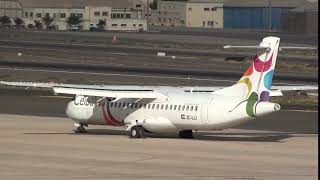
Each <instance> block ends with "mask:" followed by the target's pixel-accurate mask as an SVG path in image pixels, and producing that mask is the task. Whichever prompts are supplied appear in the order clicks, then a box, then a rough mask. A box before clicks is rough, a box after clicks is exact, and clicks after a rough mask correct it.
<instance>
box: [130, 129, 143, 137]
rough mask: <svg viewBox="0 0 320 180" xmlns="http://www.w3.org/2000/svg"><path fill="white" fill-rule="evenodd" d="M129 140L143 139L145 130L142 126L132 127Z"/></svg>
mask: <svg viewBox="0 0 320 180" xmlns="http://www.w3.org/2000/svg"><path fill="white" fill-rule="evenodd" d="M130 137H131V138H145V130H144V128H143V127H142V126H133V127H132V128H131V131H130Z"/></svg>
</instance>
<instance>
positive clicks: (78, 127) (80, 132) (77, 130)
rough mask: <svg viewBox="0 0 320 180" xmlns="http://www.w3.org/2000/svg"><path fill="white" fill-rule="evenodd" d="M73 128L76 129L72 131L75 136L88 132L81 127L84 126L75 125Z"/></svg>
mask: <svg viewBox="0 0 320 180" xmlns="http://www.w3.org/2000/svg"><path fill="white" fill-rule="evenodd" d="M74 126H75V127H77V128H76V129H75V130H74V132H75V133H76V134H82V133H87V132H88V131H87V130H86V129H85V128H84V127H83V126H85V125H84V124H81V123H80V124H78V123H75V124H74Z"/></svg>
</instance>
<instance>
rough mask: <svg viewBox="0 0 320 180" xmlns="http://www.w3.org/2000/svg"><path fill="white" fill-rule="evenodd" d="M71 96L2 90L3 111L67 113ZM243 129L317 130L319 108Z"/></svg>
mask: <svg viewBox="0 0 320 180" xmlns="http://www.w3.org/2000/svg"><path fill="white" fill-rule="evenodd" d="M71 98H72V97H64V96H62V97H61V96H54V95H53V94H52V93H48V91H39V90H38V91H34V90H18V89H16V90H15V89H12V90H9V91H8V90H5V89H2V90H1V91H0V99H1V103H0V114H17V115H28V116H42V117H66V115H65V109H66V105H67V103H68V102H69V101H70V100H71ZM237 128H240V129H248V130H249V129H250V130H265V131H278V132H285V133H287V132H290V133H305V134H312V133H318V111H308V110H299V111H295V110H282V111H280V112H276V113H274V114H270V115H267V116H264V117H261V118H258V119H256V120H253V121H250V122H248V123H247V124H243V125H241V126H238V127H237Z"/></svg>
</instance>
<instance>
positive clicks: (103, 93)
mask: <svg viewBox="0 0 320 180" xmlns="http://www.w3.org/2000/svg"><path fill="white" fill-rule="evenodd" d="M0 84H4V85H7V86H18V87H35V88H49V89H52V91H53V92H54V94H56V95H57V94H71V95H83V96H96V97H110V98H141V99H142V98H145V99H156V98H167V96H165V95H164V94H162V93H160V92H157V91H156V90H153V89H151V88H150V89H146V88H140V89H138V88H137V87H133V88H131V89H130V86H124V88H121V86H120V87H119V86H110V87H109V88H108V86H100V85H76V84H57V83H37V82H6V81H0Z"/></svg>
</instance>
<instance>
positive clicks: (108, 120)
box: [102, 103, 122, 126]
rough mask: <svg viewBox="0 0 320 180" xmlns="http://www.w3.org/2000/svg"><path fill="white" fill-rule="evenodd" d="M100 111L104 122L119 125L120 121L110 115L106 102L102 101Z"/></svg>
mask: <svg viewBox="0 0 320 180" xmlns="http://www.w3.org/2000/svg"><path fill="white" fill-rule="evenodd" d="M105 106H106V108H107V112H106V111H105V109H104V107H105ZM102 112H103V117H104V120H105V121H106V123H107V124H108V125H111V126H120V125H122V123H121V122H120V121H118V120H116V119H115V118H114V117H113V116H112V114H111V112H110V109H109V105H108V104H105V103H103V105H102Z"/></svg>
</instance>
